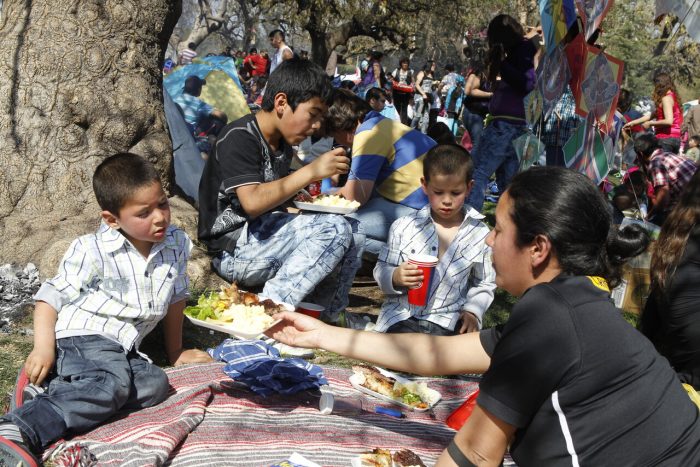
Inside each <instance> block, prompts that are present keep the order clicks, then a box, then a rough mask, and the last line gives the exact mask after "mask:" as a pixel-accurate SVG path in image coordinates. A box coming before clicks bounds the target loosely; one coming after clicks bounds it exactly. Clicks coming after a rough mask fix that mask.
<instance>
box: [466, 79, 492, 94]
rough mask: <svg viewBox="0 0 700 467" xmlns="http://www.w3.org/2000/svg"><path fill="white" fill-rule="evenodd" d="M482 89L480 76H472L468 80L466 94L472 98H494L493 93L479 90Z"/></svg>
mask: <svg viewBox="0 0 700 467" xmlns="http://www.w3.org/2000/svg"><path fill="white" fill-rule="evenodd" d="M480 87H481V79H480V78H479V77H478V76H476V75H474V74H471V75H469V77H468V78H467V84H466V85H465V86H464V93H465V94H466V95H468V96H472V97H484V98H490V97H491V96H493V93H492V92H488V91H482V90H481V89H479V88H480Z"/></svg>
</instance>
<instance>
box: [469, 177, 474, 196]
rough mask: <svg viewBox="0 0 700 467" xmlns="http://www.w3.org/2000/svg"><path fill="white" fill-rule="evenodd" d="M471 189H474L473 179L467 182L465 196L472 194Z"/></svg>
mask: <svg viewBox="0 0 700 467" xmlns="http://www.w3.org/2000/svg"><path fill="white" fill-rule="evenodd" d="M472 188H474V179H471V180H469V181H468V182H467V196H469V193H471V192H472Z"/></svg>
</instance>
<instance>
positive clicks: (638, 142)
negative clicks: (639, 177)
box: [634, 133, 659, 157]
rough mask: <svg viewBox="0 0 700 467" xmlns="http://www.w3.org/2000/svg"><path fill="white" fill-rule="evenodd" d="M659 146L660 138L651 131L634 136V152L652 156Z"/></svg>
mask: <svg viewBox="0 0 700 467" xmlns="http://www.w3.org/2000/svg"><path fill="white" fill-rule="evenodd" d="M658 148H659V140H658V138H657V137H656V136H654V135H652V134H651V133H639V134H638V135H637V136H635V138H634V152H636V153H637V154H643V155H644V156H647V157H648V156H651V154H652V153H653V152H654V151H656V150H657V149H658Z"/></svg>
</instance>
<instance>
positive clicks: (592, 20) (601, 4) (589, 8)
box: [576, 0, 613, 40]
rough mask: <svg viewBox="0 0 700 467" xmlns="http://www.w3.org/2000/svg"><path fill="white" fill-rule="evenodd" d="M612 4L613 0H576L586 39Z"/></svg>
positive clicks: (596, 27)
mask: <svg viewBox="0 0 700 467" xmlns="http://www.w3.org/2000/svg"><path fill="white" fill-rule="evenodd" d="M612 6H613V0H576V8H577V9H578V14H579V15H580V16H581V20H582V21H583V27H584V31H585V33H586V40H588V39H590V38H591V36H592V35H593V33H594V32H595V31H596V29H598V28H600V23H602V22H603V18H605V16H606V15H607V14H608V12H609V11H610V8H612Z"/></svg>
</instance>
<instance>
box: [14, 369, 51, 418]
mask: <svg viewBox="0 0 700 467" xmlns="http://www.w3.org/2000/svg"><path fill="white" fill-rule="evenodd" d="M48 379H49V378H46V379H45V380H44V383H43V384H42V385H41V386H37V385H35V384H32V383H30V382H29V377H28V376H27V373H26V372H25V371H24V367H22V368H20V369H19V372H18V373H17V381H16V382H15V389H14V390H13V391H12V395H11V396H10V412H12V411H13V410H15V409H19V408H20V407H22V406H23V405H24V404H25V403H27V402H29V401H30V400H32V399H34V398H35V397H36V396H37V395H39V394H41V393H42V392H45V391H46V389H47V388H48V385H47V383H46V381H48Z"/></svg>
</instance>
